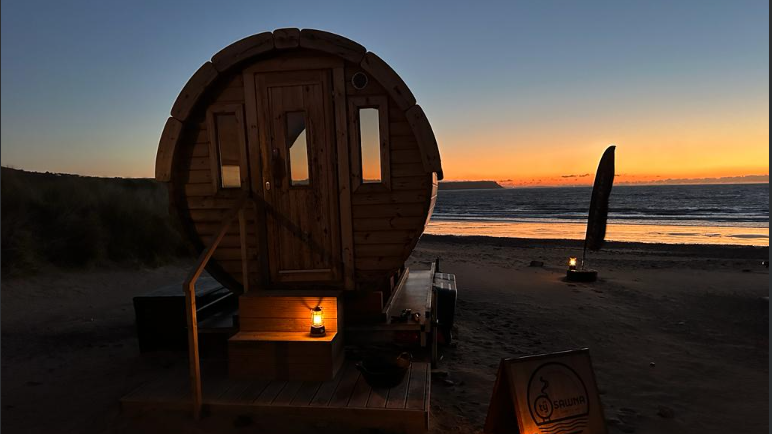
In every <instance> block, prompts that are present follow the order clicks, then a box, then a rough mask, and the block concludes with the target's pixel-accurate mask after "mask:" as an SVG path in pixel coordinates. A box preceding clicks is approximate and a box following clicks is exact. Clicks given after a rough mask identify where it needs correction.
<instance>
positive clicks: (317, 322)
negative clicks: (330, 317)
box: [311, 306, 325, 336]
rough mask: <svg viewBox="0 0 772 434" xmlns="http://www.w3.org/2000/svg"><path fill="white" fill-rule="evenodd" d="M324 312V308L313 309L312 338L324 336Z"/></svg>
mask: <svg viewBox="0 0 772 434" xmlns="http://www.w3.org/2000/svg"><path fill="white" fill-rule="evenodd" d="M324 335H325V330H324V312H322V308H321V307H319V306H316V307H315V308H313V309H311V336H324Z"/></svg>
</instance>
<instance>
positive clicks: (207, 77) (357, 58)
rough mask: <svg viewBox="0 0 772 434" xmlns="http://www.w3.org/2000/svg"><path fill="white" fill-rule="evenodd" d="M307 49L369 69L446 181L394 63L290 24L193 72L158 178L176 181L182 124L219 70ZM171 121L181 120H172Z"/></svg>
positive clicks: (165, 139) (426, 160)
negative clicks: (273, 54)
mask: <svg viewBox="0 0 772 434" xmlns="http://www.w3.org/2000/svg"><path fill="white" fill-rule="evenodd" d="M299 47H302V48H308V49H312V50H316V51H321V52H324V53H328V54H331V55H335V56H338V57H341V58H343V59H345V60H348V61H350V62H352V63H354V64H359V65H360V67H361V68H362V69H363V70H364V71H366V72H367V73H369V74H370V75H371V76H372V77H373V78H374V79H375V80H376V81H377V82H378V83H380V84H381V85H382V86H383V87H384V89H386V91H387V93H388V94H389V96H390V97H391V98H392V100H393V101H394V102H395V104H396V105H397V107H399V109H400V110H401V111H403V112H405V115H406V116H407V117H408V120H409V123H410V127H411V128H412V130H413V132H414V134H415V135H416V138H417V140H418V145H419V147H420V149H421V158H422V162H423V166H424V168H425V169H426V170H427V171H431V172H436V173H437V175H438V179H442V177H443V174H442V164H441V159H440V153H439V149H438V147H437V141H436V139H435V137H434V133H433V132H432V129H431V126H430V125H429V121H428V119H427V118H426V115H425V114H424V112H423V110H422V109H421V107H419V106H417V105H416V99H415V96H414V95H413V93H412V92H411V91H410V89H409V88H408V87H407V85H406V84H405V82H404V81H403V80H402V78H400V76H399V75H398V74H397V73H396V72H395V71H394V70H393V69H391V67H390V66H389V65H388V64H387V63H386V62H384V61H383V60H382V59H381V58H380V57H378V56H377V55H376V54H375V53H372V52H367V51H366V49H365V47H363V46H361V45H360V44H358V43H356V42H354V41H352V40H350V39H348V38H345V37H343V36H340V35H336V34H334V33H330V32H325V31H321V30H314V29H303V30H299V29H297V28H285V29H277V30H274V31H273V32H263V33H258V34H256V35H252V36H248V37H246V38H244V39H241V40H239V41H236V42H234V43H232V44H230V45H228V46H227V47H225V48H223V49H222V50H220V51H219V52H218V53H217V54H215V55H214V56H213V57H212V60H211V62H206V63H204V64H203V65H201V67H200V68H199V69H198V70H197V71H196V72H195V73H194V74H193V76H192V77H191V78H190V80H188V82H187V83H186V84H185V86H184V87H183V88H182V90H181V91H180V94H179V95H178V96H177V99H176V100H175V102H174V105H173V106H172V110H171V116H172V118H170V119H169V120H167V122H166V125H165V126H164V131H163V133H162V135H161V140H160V141H159V146H158V153H157V155H156V179H157V180H158V181H163V182H168V181H169V180H170V179H171V168H172V158H173V154H174V150H175V148H176V144H177V140H178V139H179V135H180V131H181V129H182V123H183V122H185V121H186V120H187V119H188V117H189V116H190V114H191V111H192V110H193V108H194V107H195V105H196V103H197V102H198V99H199V98H200V97H201V95H202V94H203V93H204V92H205V90H206V89H207V88H208V87H209V86H210V85H211V84H212V83H213V82H214V81H215V79H216V78H217V77H218V75H219V73H222V72H225V71H226V70H228V69H230V68H232V67H234V66H236V65H237V64H239V63H241V62H244V61H248V60H254V59H256V58H257V57H258V56H260V55H261V54H265V53H268V52H270V51H273V50H274V49H292V48H299ZM172 119H174V120H176V121H177V122H172Z"/></svg>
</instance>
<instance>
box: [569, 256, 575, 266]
mask: <svg viewBox="0 0 772 434" xmlns="http://www.w3.org/2000/svg"><path fill="white" fill-rule="evenodd" d="M568 266H569V267H576V258H573V257H571V258H568Z"/></svg>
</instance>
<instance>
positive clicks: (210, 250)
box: [182, 195, 246, 420]
mask: <svg viewBox="0 0 772 434" xmlns="http://www.w3.org/2000/svg"><path fill="white" fill-rule="evenodd" d="M245 203H246V196H245V195H244V196H241V198H240V199H239V200H238V201H237V202H236V204H235V205H234V206H233V208H231V210H230V211H229V212H228V214H227V215H226V216H225V218H223V222H222V225H221V226H220V230H219V231H218V232H217V236H216V237H215V238H214V240H212V242H211V243H210V245H209V246H208V247H206V248H205V249H204V250H203V251H202V252H201V254H200V255H199V256H198V260H197V261H196V266H195V268H193V270H191V271H190V274H188V277H187V278H186V279H185V282H184V283H183V284H182V290H183V291H184V292H185V313H186V317H187V323H188V359H189V366H190V391H191V394H192V396H193V417H194V418H195V419H196V420H198V419H200V418H201V405H202V400H203V399H202V393H201V362H200V361H199V358H198V320H197V318H196V281H197V280H198V278H199V277H200V276H201V273H203V272H204V267H206V264H207V263H208V262H209V260H210V259H211V258H212V255H214V251H215V250H216V249H217V246H219V245H220V242H221V241H222V239H223V238H224V237H225V233H226V232H228V228H229V227H230V225H231V222H232V221H233V219H234V218H235V217H236V215H237V214H239V213H241V210H242V209H243V208H244V204H245Z"/></svg>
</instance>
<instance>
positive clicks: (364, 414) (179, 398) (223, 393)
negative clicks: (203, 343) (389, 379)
mask: <svg viewBox="0 0 772 434" xmlns="http://www.w3.org/2000/svg"><path fill="white" fill-rule="evenodd" d="M202 388H203V407H204V409H205V410H208V411H209V412H211V413H218V412H223V413H224V412H234V413H237V414H254V415H258V416H271V417H282V416H286V417H290V418H292V420H304V421H308V422H319V421H328V422H334V423H337V424H341V425H350V426H351V427H354V428H388V429H396V430H404V431H407V432H423V431H425V430H427V429H428V427H429V402H430V396H431V393H430V392H431V370H430V367H429V364H428V363H421V362H413V364H412V366H411V367H410V371H409V373H408V375H406V376H405V379H404V380H403V381H402V383H401V384H399V385H397V386H395V387H393V388H391V389H378V388H371V387H370V386H369V385H368V384H367V383H366V382H365V380H364V378H363V377H362V375H361V374H360V373H359V371H358V370H357V369H356V367H355V366H354V363H353V362H351V361H346V362H345V364H344V366H343V368H342V369H341V370H340V372H338V375H336V376H335V378H333V379H332V380H329V381H324V382H309V381H305V382H304V381H260V380H253V381H240V380H230V379H228V378H227V377H226V376H225V375H224V374H223V373H218V374H210V373H207V372H206V371H204V376H203V379H202ZM121 405H122V407H123V408H124V409H128V410H131V409H150V408H152V409H173V410H189V409H191V398H190V383H189V377H188V372H187V371H185V370H180V371H174V372H172V373H165V374H164V375H163V376H162V377H160V378H159V379H158V380H157V381H153V382H149V383H146V384H144V385H142V386H140V387H139V388H137V389H135V390H134V391H132V392H131V393H129V394H127V395H126V396H124V397H123V398H121Z"/></svg>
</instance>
